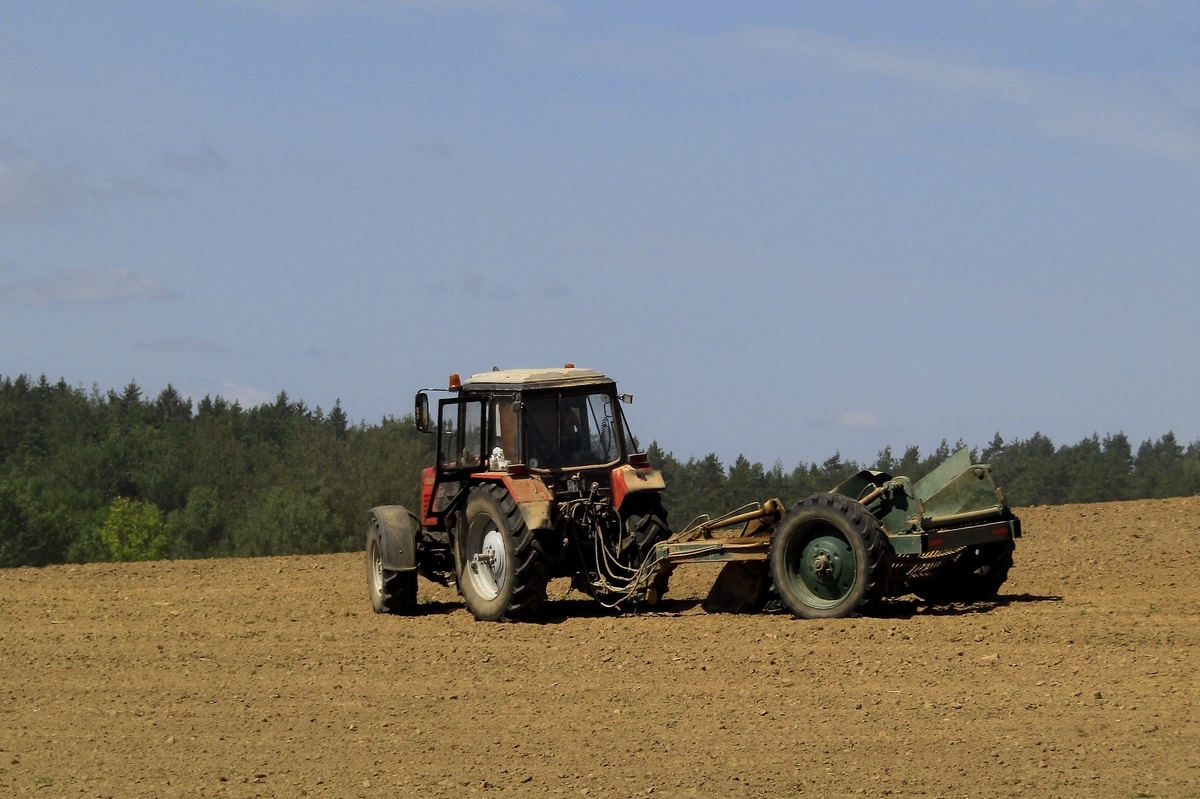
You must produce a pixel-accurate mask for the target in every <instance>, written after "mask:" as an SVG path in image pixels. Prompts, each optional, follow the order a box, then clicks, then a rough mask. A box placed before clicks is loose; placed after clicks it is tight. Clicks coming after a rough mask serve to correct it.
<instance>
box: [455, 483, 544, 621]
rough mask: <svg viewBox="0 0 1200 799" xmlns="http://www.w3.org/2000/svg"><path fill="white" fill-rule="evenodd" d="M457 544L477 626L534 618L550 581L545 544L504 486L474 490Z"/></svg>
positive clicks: (461, 583)
mask: <svg viewBox="0 0 1200 799" xmlns="http://www.w3.org/2000/svg"><path fill="white" fill-rule="evenodd" d="M465 516H466V520H465V530H464V531H463V533H462V535H461V539H460V541H459V542H458V554H459V560H458V578H457V579H458V591H459V593H460V594H462V597H463V600H464V601H465V602H466V603H467V608H468V609H470V611H471V613H473V614H474V615H475V618H476V619H478V620H479V621H517V620H520V619H525V618H528V617H529V616H531V615H533V614H534V613H535V612H536V611H537V609H538V607H539V606H540V605H541V602H542V600H543V599H544V598H545V596H546V584H547V583H548V582H549V581H550V580H549V574H548V572H547V565H546V557H545V553H544V552H543V549H542V545H541V542H539V541H538V540H537V538H536V537H535V536H534V534H533V531H531V530H530V529H529V527H528V526H527V525H526V524H525V517H524V516H522V515H521V509H520V508H518V507H517V503H516V501H515V500H514V499H513V498H512V496H511V495H510V494H509V493H508V491H506V490H505V489H504V487H503V486H500V485H496V484H494V483H489V484H485V485H480V486H476V487H475V488H473V489H471V493H470V495H469V496H468V497H467V509H466V514H465Z"/></svg>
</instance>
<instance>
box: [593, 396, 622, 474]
mask: <svg viewBox="0 0 1200 799" xmlns="http://www.w3.org/2000/svg"><path fill="white" fill-rule="evenodd" d="M587 402H588V415H589V416H590V417H591V422H592V441H591V445H592V453H593V454H594V455H595V456H596V457H597V458H598V459H599V461H600V462H601V463H607V462H609V461H611V460H614V459H615V458H616V457H617V453H618V452H620V449H619V448H618V444H617V427H616V423H615V422H614V421H613V406H612V398H611V397H610V396H609V395H607V394H590V395H588V398H587Z"/></svg>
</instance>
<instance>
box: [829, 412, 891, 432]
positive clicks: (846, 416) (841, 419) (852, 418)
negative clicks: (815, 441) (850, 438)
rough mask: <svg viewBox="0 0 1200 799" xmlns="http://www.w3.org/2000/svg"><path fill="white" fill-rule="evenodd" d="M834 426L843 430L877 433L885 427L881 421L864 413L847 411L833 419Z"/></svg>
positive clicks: (884, 423) (871, 414)
mask: <svg viewBox="0 0 1200 799" xmlns="http://www.w3.org/2000/svg"><path fill="white" fill-rule="evenodd" d="M834 426H835V427H839V428H841V429H843V430H855V431H858V432H864V433H877V432H880V431H882V430H884V429H885V428H886V427H887V423H886V422H884V420H883V419H881V418H880V417H878V416H876V415H875V414H873V413H866V412H865V411H847V412H846V413H843V414H842V415H840V416H838V417H837V418H836V419H834Z"/></svg>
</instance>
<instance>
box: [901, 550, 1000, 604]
mask: <svg viewBox="0 0 1200 799" xmlns="http://www.w3.org/2000/svg"><path fill="white" fill-rule="evenodd" d="M1015 549H1016V545H1015V544H1014V543H1013V540H1012V539H1011V538H1010V539H1008V540H1006V541H996V542H994V543H990V544H980V545H978V546H973V547H967V548H966V549H964V550H963V551H962V552H960V553H959V555H958V557H957V558H955V559H954V560H953V561H952V562H951V563H950V564H948V565H947V566H946V568H944V569H942V570H941V571H939V572H938V573H937V574H935V575H934V576H932V577H930V578H929V579H927V580H921V581H914V582H913V586H912V591H913V593H914V594H916V595H917V596H919V597H921V599H924V600H925V601H927V602H931V603H933V604H935V605H948V604H951V603H953V602H982V601H984V600H987V599H991V598H992V597H994V596H995V595H996V593H997V592H998V591H999V590H1000V586H1002V585H1004V583H1005V581H1006V580H1008V571H1009V569H1011V568H1012V565H1013V551H1014V550H1015Z"/></svg>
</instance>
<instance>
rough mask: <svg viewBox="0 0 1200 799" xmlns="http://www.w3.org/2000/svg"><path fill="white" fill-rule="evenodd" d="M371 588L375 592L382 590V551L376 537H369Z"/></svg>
mask: <svg viewBox="0 0 1200 799" xmlns="http://www.w3.org/2000/svg"><path fill="white" fill-rule="evenodd" d="M371 590H372V591H374V592H375V593H376V594H379V593H381V592H382V591H383V551H382V549H381V548H380V546H379V541H378V539H374V538H372V539H371Z"/></svg>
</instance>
